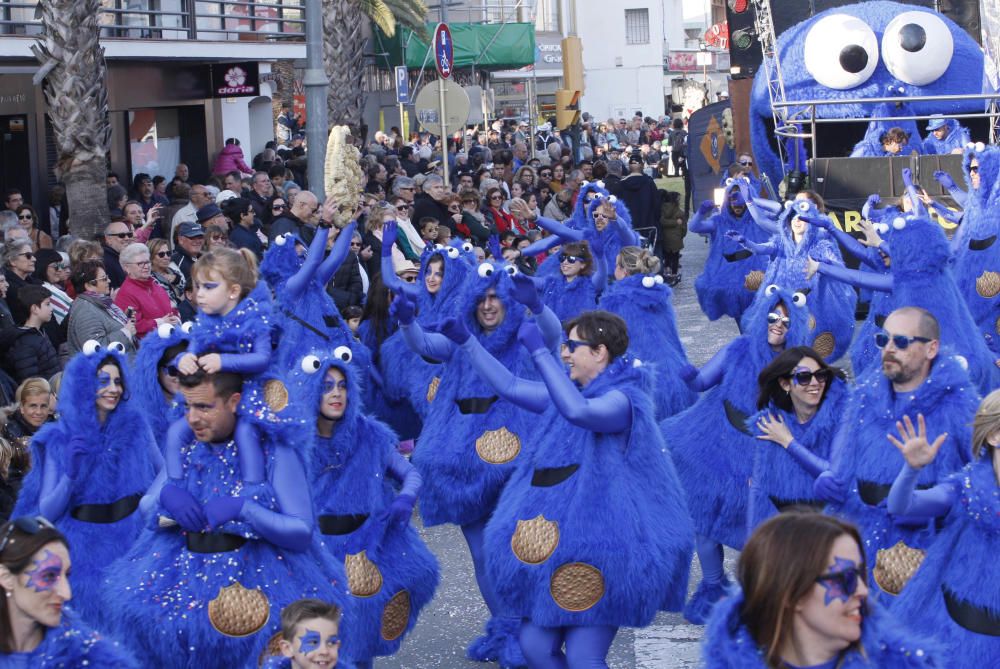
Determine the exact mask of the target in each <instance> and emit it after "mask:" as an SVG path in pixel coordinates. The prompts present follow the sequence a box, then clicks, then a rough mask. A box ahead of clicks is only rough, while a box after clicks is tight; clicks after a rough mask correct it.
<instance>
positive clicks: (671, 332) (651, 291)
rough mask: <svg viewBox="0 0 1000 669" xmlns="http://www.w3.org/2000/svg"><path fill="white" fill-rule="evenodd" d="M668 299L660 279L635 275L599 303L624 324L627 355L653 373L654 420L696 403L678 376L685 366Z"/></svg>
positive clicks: (613, 287)
mask: <svg viewBox="0 0 1000 669" xmlns="http://www.w3.org/2000/svg"><path fill="white" fill-rule="evenodd" d="M657 279H659V280H657ZM574 283H575V282H574ZM672 295H673V291H671V290H670V288H669V287H668V286H667V285H666V284H664V283H663V278H662V277H659V276H656V277H653V276H643V275H641V274H637V275H634V276H629V277H626V278H624V279H621V280H620V281H615V282H614V283H612V284H611V285H609V286H608V288H607V289H606V290H605V291H604V294H603V295H601V302H600V308H601V309H604V310H606V311H610V312H611V313H613V314H616V315H618V316H621V318H622V320H624V321H625V325H626V326H627V327H628V332H629V352H630V353H631V354H632V355H634V356H635V357H637V358H639V360H642V361H643V363H649V365H650V367H651V369H652V370H653V372H652V375H653V378H654V379H655V387H654V391H653V394H652V396H653V402H654V405H655V407H656V419H657V420H663V419H664V418H666V417H668V416H673V415H674V414H676V413H678V412H680V411H683V410H684V409H686V408H688V407H689V406H691V405H692V404H694V402H695V400H696V399H697V395H696V394H695V393H694V391H692V390H691V389H690V388H688V387H687V384H686V383H684V379H682V378H681V377H680V375H679V374H678V372H679V371H680V369H681V368H682V367H684V366H685V365H687V364H689V363H688V359H687V353H686V352H685V351H684V345H683V344H681V338H680V335H679V334H678V333H677V317H676V316H675V314H674V307H673V305H672V304H671V297H672Z"/></svg>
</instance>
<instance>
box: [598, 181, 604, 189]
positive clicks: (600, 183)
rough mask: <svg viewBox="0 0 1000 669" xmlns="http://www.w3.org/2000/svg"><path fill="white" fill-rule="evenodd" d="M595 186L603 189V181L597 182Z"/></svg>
mask: <svg viewBox="0 0 1000 669" xmlns="http://www.w3.org/2000/svg"><path fill="white" fill-rule="evenodd" d="M597 185H598V186H600V187H601V188H604V181H603V180H599V181H598V182H597Z"/></svg>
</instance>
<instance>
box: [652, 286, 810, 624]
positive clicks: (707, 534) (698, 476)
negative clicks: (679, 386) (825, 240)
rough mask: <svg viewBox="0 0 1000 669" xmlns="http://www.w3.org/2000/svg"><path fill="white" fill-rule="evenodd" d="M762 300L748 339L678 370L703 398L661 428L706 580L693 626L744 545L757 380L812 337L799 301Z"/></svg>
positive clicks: (693, 605) (771, 296)
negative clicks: (725, 560)
mask: <svg viewBox="0 0 1000 669" xmlns="http://www.w3.org/2000/svg"><path fill="white" fill-rule="evenodd" d="M765 296H766V297H767V299H768V302H767V306H768V310H767V312H765V314H766V315H764V316H762V317H761V318H760V319H759V320H757V321H754V322H752V323H748V324H747V325H748V328H747V331H746V332H745V333H744V334H743V335H740V336H739V337H737V338H736V339H734V340H733V341H732V342H730V343H729V344H728V345H726V347H725V348H724V349H722V350H721V351H720V352H719V353H717V354H716V355H715V357H713V358H712V359H711V360H709V361H708V363H707V364H706V365H705V366H704V367H702V369H701V371H699V370H697V369H695V368H694V367H693V366H690V365H689V366H687V367H685V368H684V369H682V370H681V376H682V377H683V378H684V380H685V381H687V383H688V386H689V387H690V388H691V389H692V390H695V391H698V392H702V393H703V394H702V396H701V397H700V398H699V399H698V401H697V402H695V404H694V405H693V406H691V407H689V408H688V409H686V410H685V411H682V412H681V413H679V414H677V415H674V416H671V417H670V418H668V419H666V420H664V421H662V422H661V423H660V430H662V432H663V438H664V440H665V441H666V442H667V448H669V449H670V451H671V453H672V455H673V458H674V463H675V464H676V465H677V473H678V474H679V475H680V479H681V483H682V484H683V486H684V491H685V493H686V494H687V503H688V508H689V509H690V510H691V517H692V519H693V520H694V526H695V531H696V532H697V533H698V534H697V539H696V544H695V547H696V549H697V551H698V560H699V561H700V562H701V570H702V574H703V577H702V582H701V584H699V586H698V590H697V592H695V594H694V596H693V597H692V599H691V601H690V602H688V604H687V606H686V607H685V608H684V617H685V618H687V619H688V620H689V621H691V622H693V623H695V624H701V623H703V622H705V620H706V619H707V617H708V612H709V610H710V609H711V607H712V605H713V604H714V603H715V602H716V601H717V600H718V599H719V598H720V597H721V596H722V595H723V593H724V592H725V588H726V586H727V585H728V581H727V580H726V578H725V574H724V573H723V569H722V546H723V545H726V546H732V547H733V548H736V549H739V548H741V547H742V546H743V542H744V541H746V536H747V531H746V528H747V504H748V503H749V488H748V487H747V485H746V481H747V479H748V478H750V473H751V471H752V469H753V454H754V451H755V450H756V448H757V443H756V440H755V439H754V437H753V432H751V431H750V429H749V428H748V427H747V425H746V421H747V419H748V418H749V417H750V416H751V415H752V414H753V413H754V412H755V409H754V398H755V397H756V396H757V375H758V374H760V372H761V370H762V369H764V367H766V366H767V365H768V364H769V363H770V362H771V361H772V360H773V359H774V357H775V356H776V355H777V354H778V353H780V352H781V351H782V350H784V349H785V348H788V347H791V346H800V345H802V344H803V343H804V340H805V338H806V337H807V336H808V334H809V324H808V322H807V321H808V318H809V310H808V309H807V308H806V297H805V296H804V295H802V293H796V294H794V295H792V294H790V293H788V292H787V291H785V290H782V289H780V288H778V287H777V286H770V287H769V288H768V290H767V291H765ZM704 391H707V392H704Z"/></svg>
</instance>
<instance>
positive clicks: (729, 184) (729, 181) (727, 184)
mask: <svg viewBox="0 0 1000 669" xmlns="http://www.w3.org/2000/svg"><path fill="white" fill-rule="evenodd" d="M735 181H736V179H734V178H732V177H726V187H727V188H728V187H729V186H732V185H733V183H735Z"/></svg>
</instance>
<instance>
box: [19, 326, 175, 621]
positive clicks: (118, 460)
mask: <svg viewBox="0 0 1000 669" xmlns="http://www.w3.org/2000/svg"><path fill="white" fill-rule="evenodd" d="M123 349H124V347H122V346H121V344H118V343H115V344H112V346H111V347H110V348H108V349H104V348H102V347H101V345H100V344H98V343H97V342H96V341H93V340H90V341H88V342H86V343H85V344H84V347H83V352H82V354H78V355H77V356H76V357H74V358H73V359H72V360H71V361H70V363H69V364H68V365H67V366H66V370H65V371H64V372H63V380H62V387H61V388H60V390H59V419H58V420H57V421H55V422H54V423H46V424H45V425H44V426H43V427H42V428H41V429H40V430H39V431H38V432H37V433H36V434H35V436H34V438H33V439H32V440H31V449H32V456H33V457H32V461H33V463H34V466H33V467H32V469H31V471H30V472H29V473H28V476H27V477H26V478H25V485H24V487H23V488H22V491H21V495H20V497H19V498H18V500H17V504H16V506H15V507H14V513H13V515H12V517H17V516H24V515H37V514H41V515H43V516H45V517H46V518H49V519H51V520H52V522H53V523H54V524H55V525H56V526H57V527H58V528H59V529H60V531H62V533H63V534H64V535H65V536H66V538H67V539H68V540H69V541H71V542H73V543H75V544H76V545H78V546H86V549H85V550H80V551H79V552H78V553H77V555H76V558H75V560H74V568H73V576H72V586H73V590H74V591H75V593H76V597H75V600H74V604H75V605H76V608H77V610H78V611H79V613H80V614H81V615H82V616H83V618H84V619H85V620H88V621H92V622H95V623H99V622H101V621H102V620H103V617H102V616H103V615H104V614H105V613H106V611H103V610H102V608H101V606H100V597H99V592H100V591H101V589H102V587H103V586H102V580H103V578H104V576H105V575H107V574H111V573H113V572H109V571H106V570H107V567H108V565H109V564H110V563H111V562H112V561H113V560H114V559H115V558H116V557H118V556H119V555H121V553H122V551H123V550H127V549H128V547H129V546H131V545H132V544H133V542H134V541H135V540H136V538H137V537H138V536H139V532H140V530H141V529H142V525H143V518H142V514H141V513H137V511H138V509H139V502H140V500H141V498H142V495H143V493H145V492H146V490H147V489H148V488H149V486H150V485H152V483H153V480H154V478H155V477H156V475H157V473H158V472H159V471H160V470H161V469H162V467H163V456H162V455H161V454H160V449H159V447H158V446H157V445H156V440H155V439H154V438H153V433H152V431H151V430H150V429H149V424H148V423H147V422H146V419H145V417H144V416H143V411H142V409H141V407H140V406H138V405H137V404H134V403H133V402H132V401H131V398H130V397H129V379H128V361H127V359H126V358H125V356H124V355H123Z"/></svg>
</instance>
